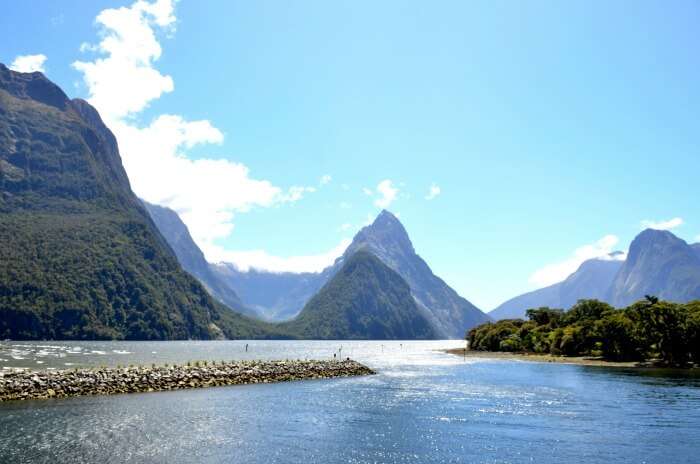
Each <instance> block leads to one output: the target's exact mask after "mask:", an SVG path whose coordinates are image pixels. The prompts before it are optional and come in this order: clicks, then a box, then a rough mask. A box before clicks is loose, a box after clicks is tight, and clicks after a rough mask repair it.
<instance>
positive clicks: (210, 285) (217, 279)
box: [143, 201, 257, 316]
mask: <svg viewBox="0 0 700 464" xmlns="http://www.w3.org/2000/svg"><path fill="white" fill-rule="evenodd" d="M143 204H144V206H145V207H146V210H147V211H148V213H149V214H150V215H151V219H153V222H154V223H155V224H156V227H158V230H159V231H160V233H161V234H163V236H164V237H165V240H166V241H167V242H168V244H169V245H170V247H171V248H172V249H173V251H174V252H175V255H176V256H177V259H178V261H179V262H180V265H181V266H182V267H183V269H184V270H185V271H187V272H189V273H190V274H192V275H193V276H194V277H196V278H197V279H198V280H199V281H200V282H201V283H202V284H203V285H204V286H205V287H206V288H207V290H209V293H210V294H211V295H212V296H213V297H214V298H216V299H217V300H219V301H220V302H221V303H223V304H225V305H226V306H228V307H229V308H231V309H233V310H234V311H237V312H239V313H241V314H246V315H249V316H257V313H256V312H255V311H253V310H251V309H249V308H247V307H246V306H245V305H244V304H243V303H242V302H241V299H240V298H239V297H238V295H237V294H236V292H235V291H234V289H233V288H231V287H230V286H229V285H228V283H227V282H226V280H224V279H223V278H221V276H220V275H218V274H217V273H216V272H215V271H214V270H213V269H212V268H211V265H210V264H209V263H208V262H207V260H206V259H205V258H204V253H202V251H201V250H200V249H199V247H198V246H197V244H196V243H194V240H192V236H191V235H190V232H189V230H188V229H187V226H185V224H184V223H183V222H182V220H181V219H180V216H178V215H177V213H176V212H175V211H173V210H172V209H170V208H166V207H163V206H158V205H153V204H150V203H148V202H146V201H143Z"/></svg>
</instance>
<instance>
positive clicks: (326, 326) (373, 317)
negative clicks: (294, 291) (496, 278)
mask: <svg viewBox="0 0 700 464" xmlns="http://www.w3.org/2000/svg"><path fill="white" fill-rule="evenodd" d="M281 326H282V327H284V328H286V329H288V331H289V332H291V333H295V334H297V335H299V336H301V337H302V338H318V339H336V340H337V339H427V338H436V335H437V334H436V332H435V330H434V329H433V328H432V327H431V325H430V323H429V322H428V321H427V320H426V318H425V317H424V316H423V315H422V314H421V311H420V309H419V308H418V306H417V305H416V303H415V301H414V299H413V297H412V296H411V290H410V288H409V287H408V285H407V284H406V282H405V281H404V280H403V279H402V278H401V277H400V276H399V275H398V274H397V273H396V272H394V271H392V270H391V269H390V268H389V267H387V266H386V265H385V264H383V263H382V262H381V261H380V260H379V258H377V257H376V256H374V255H373V254H371V253H369V252H366V251H362V250H360V251H357V252H355V254H353V255H352V256H350V257H349V258H347V260H346V262H345V263H344V265H343V267H342V268H341V269H340V270H339V271H338V272H337V273H336V275H335V276H334V277H333V278H332V279H331V280H330V281H329V282H328V283H327V284H326V285H325V286H324V287H323V288H322V289H321V291H319V292H318V293H317V294H316V295H315V296H314V297H313V298H312V299H311V300H310V301H309V302H308V303H307V304H306V306H305V307H304V309H303V310H302V312H301V313H300V314H299V316H297V318H296V319H294V320H293V321H291V322H289V323H286V324H282V325H281Z"/></svg>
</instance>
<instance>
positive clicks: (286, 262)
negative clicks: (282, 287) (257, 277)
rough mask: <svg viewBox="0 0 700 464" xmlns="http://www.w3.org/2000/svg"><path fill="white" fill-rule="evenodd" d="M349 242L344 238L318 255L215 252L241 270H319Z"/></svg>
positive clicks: (334, 257)
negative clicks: (285, 255) (286, 255)
mask: <svg viewBox="0 0 700 464" xmlns="http://www.w3.org/2000/svg"><path fill="white" fill-rule="evenodd" d="M350 243H351V240H350V239H347V238H345V239H343V240H341V242H340V243H339V244H338V245H336V246H335V247H333V248H332V249H330V250H328V251H327V252H325V253H322V254H319V255H306V256H290V257H281V256H274V255H271V254H269V253H268V252H266V251H265V250H247V251H226V250H220V253H216V254H217V255H219V256H220V257H221V258H222V259H221V261H226V262H231V263H234V264H235V265H236V267H237V268H238V269H240V270H241V271H248V270H250V269H259V270H265V271H271V272H320V271H322V270H323V269H325V268H326V267H328V266H330V265H331V264H333V262H334V261H335V259H336V258H337V257H339V256H341V255H342V254H343V252H344V251H345V249H346V248H347V247H348V246H349V245H350Z"/></svg>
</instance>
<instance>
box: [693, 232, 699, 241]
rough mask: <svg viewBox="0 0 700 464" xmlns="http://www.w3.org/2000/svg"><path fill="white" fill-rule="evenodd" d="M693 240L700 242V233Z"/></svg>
mask: <svg viewBox="0 0 700 464" xmlns="http://www.w3.org/2000/svg"><path fill="white" fill-rule="evenodd" d="M693 242H695V243H700V234H698V235H696V236H695V238H694V239H693Z"/></svg>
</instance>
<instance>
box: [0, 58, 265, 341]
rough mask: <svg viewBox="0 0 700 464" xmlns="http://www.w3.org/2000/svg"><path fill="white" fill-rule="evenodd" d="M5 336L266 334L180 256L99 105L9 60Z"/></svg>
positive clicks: (2, 85) (4, 92) (4, 116)
mask: <svg viewBox="0 0 700 464" xmlns="http://www.w3.org/2000/svg"><path fill="white" fill-rule="evenodd" d="M0 262H2V263H5V264H3V265H2V266H0V338H6V337H9V338H14V339H111V338H115V339H123V338H124V339H193V338H194V339H211V338H220V337H223V336H228V337H248V336H250V335H252V334H257V335H258V336H267V335H268V333H267V326H265V325H261V324H259V323H258V322H254V321H252V320H249V319H246V318H244V317H242V316H240V315H236V314H233V313H231V312H230V311H228V310H227V309H225V308H223V307H222V306H220V305H218V304H217V303H216V302H215V301H214V300H213V299H212V298H211V297H210V296H209V295H208V294H207V292H206V291H205V289H204V288H203V287H202V286H201V285H200V284H199V282H197V280H196V279H194V278H193V277H191V276H190V275H189V274H187V273H185V272H184V271H183V270H182V269H181V268H180V266H179V264H178V262H177V259H176V257H175V255H174V254H173V252H172V250H171V249H170V247H169V246H168V245H167V244H166V241H165V240H164V239H163V237H162V236H161V235H160V233H159V232H158V230H157V229H156V227H155V225H154V224H153V222H152V221H151V219H150V217H149V215H148V213H147V212H146V211H145V209H144V207H143V206H142V204H141V202H140V201H139V200H138V199H137V198H136V196H135V195H134V194H133V192H132V191H131V188H130V185H129V181H128V178H127V175H126V172H125V171H124V169H123V167H122V164H121V158H120V156H119V151H118V148H117V142H116V139H115V138H114V136H113V135H112V133H111V132H110V131H109V129H107V127H106V126H105V125H104V124H103V123H102V120H101V119H100V117H99V115H98V113H97V111H95V109H94V108H92V107H91V106H90V105H89V104H88V103H86V102H84V101H82V100H69V99H68V97H66V95H65V94H64V93H63V91H61V89H60V88H58V87H57V86H56V85H54V84H53V83H51V82H50V81H49V80H48V79H46V78H45V77H44V76H43V75H42V74H41V73H17V72H14V71H10V70H9V69H8V68H7V67H5V66H4V65H0Z"/></svg>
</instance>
